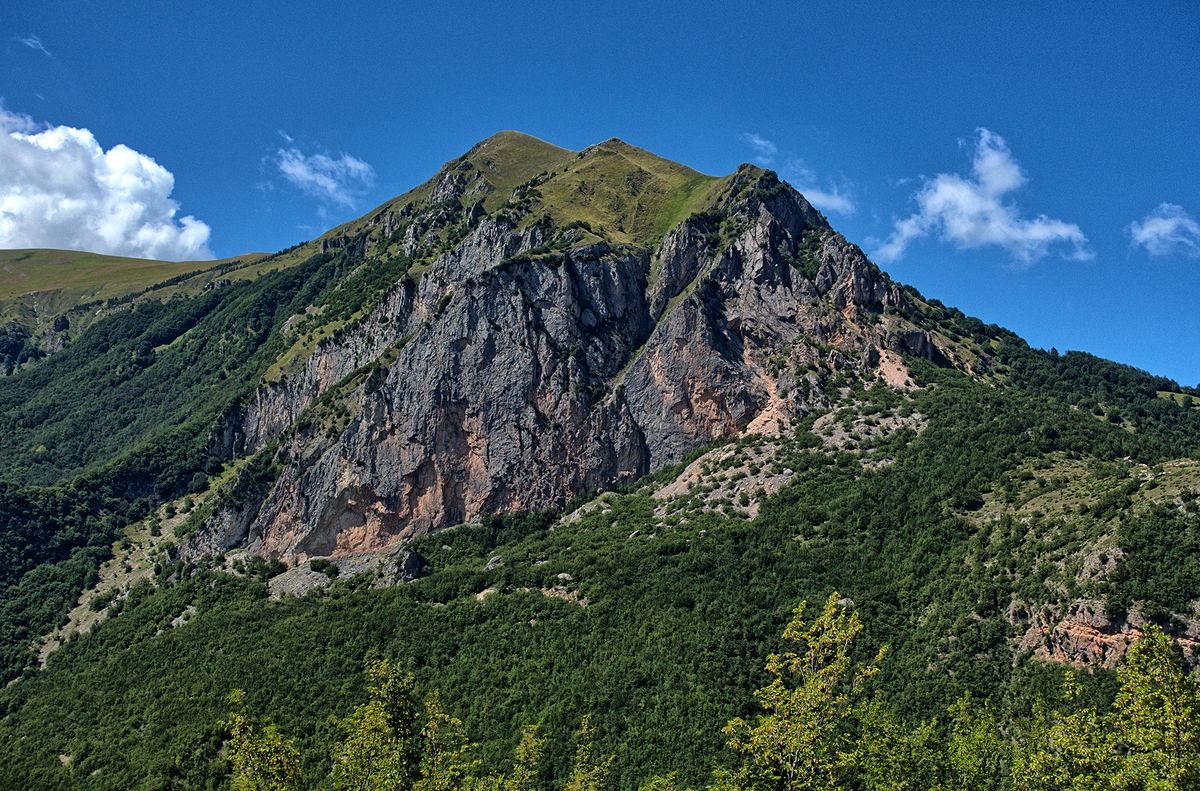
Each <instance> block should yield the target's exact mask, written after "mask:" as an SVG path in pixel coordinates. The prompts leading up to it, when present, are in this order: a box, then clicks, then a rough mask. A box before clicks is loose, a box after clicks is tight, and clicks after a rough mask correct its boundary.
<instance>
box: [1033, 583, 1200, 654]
mask: <svg viewBox="0 0 1200 791" xmlns="http://www.w3.org/2000/svg"><path fill="white" fill-rule="evenodd" d="M1147 624H1148V621H1147V619H1146V618H1145V616H1144V615H1143V614H1142V612H1141V610H1140V608H1137V607H1134V608H1132V609H1131V610H1130V612H1129V613H1128V614H1126V615H1124V616H1112V615H1110V614H1109V613H1108V611H1107V609H1106V608H1105V606H1104V603H1103V602H1100V601H1095V600H1090V599H1085V600H1079V601H1075V602H1072V603H1071V604H1070V605H1068V606H1066V607H1065V608H1062V609H1060V608H1049V609H1047V610H1046V611H1045V612H1043V613H1041V614H1040V615H1039V616H1038V617H1036V618H1035V619H1034V622H1033V624H1032V625H1031V626H1030V627H1029V629H1028V631H1026V632H1025V634H1024V636H1023V637H1022V638H1021V641H1020V643H1019V648H1020V650H1022V651H1025V652H1028V653H1030V654H1032V655H1033V656H1035V657H1037V658H1038V659H1044V660H1048V661H1051V662H1060V663H1063V664H1070V665H1075V666H1076V667H1085V666H1086V667H1107V668H1112V667H1115V666H1116V665H1117V663H1118V662H1119V661H1120V660H1121V659H1122V658H1124V656H1125V654H1127V653H1128V652H1129V648H1130V646H1132V645H1133V644H1134V643H1135V642H1137V641H1138V640H1140V639H1141V637H1142V633H1143V631H1144V630H1145V628H1146V625H1147ZM1171 632H1172V634H1171V636H1172V638H1174V640H1175V643H1176V644H1177V645H1178V646H1179V647H1180V648H1181V649H1182V651H1183V652H1184V655H1185V656H1186V658H1187V660H1188V662H1189V663H1190V664H1193V665H1194V664H1195V663H1196V662H1197V660H1200V619H1193V620H1192V621H1191V622H1190V623H1189V624H1187V625H1186V628H1185V629H1184V630H1183V631H1182V632H1179V631H1178V630H1171Z"/></svg>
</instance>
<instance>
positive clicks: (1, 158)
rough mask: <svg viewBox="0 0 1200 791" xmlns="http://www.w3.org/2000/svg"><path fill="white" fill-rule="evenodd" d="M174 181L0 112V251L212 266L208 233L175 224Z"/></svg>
mask: <svg viewBox="0 0 1200 791" xmlns="http://www.w3.org/2000/svg"><path fill="white" fill-rule="evenodd" d="M174 188H175V177H174V176H172V175H171V172H170V171H168V170H167V169H166V168H164V167H163V166H161V165H159V164H158V163H157V162H155V161H154V160H153V159H151V158H150V157H148V156H146V155H145V154H140V153H138V152H137V151H134V150H133V149H131V148H129V147H127V146H124V145H116V146H113V147H112V148H110V149H108V150H107V151H105V150H104V149H103V148H101V146H100V144H99V143H98V142H97V141H96V138H95V136H94V135H93V134H92V133H91V132H90V131H89V130H87V129H76V128H74V127H69V126H44V127H39V126H38V125H37V124H35V123H34V122H33V119H31V118H30V117H29V116H27V115H21V114H19V113H13V112H9V111H7V110H5V109H4V107H3V106H2V105H0V247H4V248H14V247H54V248H65V249H69V250H90V251H93V252H98V253H109V254H111V255H126V256H135V257H139V258H158V259H164V260H188V259H192V260H194V259H199V258H211V257H212V253H211V252H209V250H208V237H209V234H210V229H209V227H208V225H206V224H205V223H203V222H201V221H199V220H197V219H196V218H195V217H191V216H185V217H181V218H178V219H177V218H176V214H177V213H178V211H179V203H178V202H176V201H175V200H172V198H171V191H172V190H173V189H174Z"/></svg>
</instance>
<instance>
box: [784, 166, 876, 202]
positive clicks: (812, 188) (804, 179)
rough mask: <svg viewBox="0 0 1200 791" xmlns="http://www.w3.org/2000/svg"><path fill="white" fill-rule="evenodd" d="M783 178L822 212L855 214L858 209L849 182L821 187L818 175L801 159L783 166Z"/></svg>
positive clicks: (829, 183) (830, 183)
mask: <svg viewBox="0 0 1200 791" xmlns="http://www.w3.org/2000/svg"><path fill="white" fill-rule="evenodd" d="M783 177H784V179H786V180H787V181H788V183H790V184H791V185H792V186H793V187H795V188H796V189H797V190H799V191H800V192H801V194H803V195H804V197H805V198H807V199H808V202H809V203H811V204H812V205H814V206H816V207H817V208H818V209H820V210H821V211H825V212H833V213H834V214H854V211H855V209H857V208H858V207H857V206H856V205H855V204H854V197H853V193H854V187H853V185H852V184H851V183H850V182H849V181H848V180H847V179H842V182H841V183H840V184H834V183H832V182H826V183H825V185H824V186H822V185H821V183H820V181H819V180H818V179H817V174H815V173H813V172H812V171H811V170H809V169H808V168H807V167H806V166H805V165H804V162H803V161H801V160H799V159H792V160H789V161H788V163H787V164H786V165H784V166H783Z"/></svg>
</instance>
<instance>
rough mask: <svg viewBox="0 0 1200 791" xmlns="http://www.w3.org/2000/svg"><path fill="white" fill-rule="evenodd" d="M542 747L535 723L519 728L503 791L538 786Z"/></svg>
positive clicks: (520, 790)
mask: <svg viewBox="0 0 1200 791" xmlns="http://www.w3.org/2000/svg"><path fill="white" fill-rule="evenodd" d="M544 749H545V742H544V741H543V739H542V737H541V734H540V732H539V729H538V727H537V726H536V725H528V726H526V727H525V728H523V729H522V730H521V740H520V741H519V742H517V751H516V756H515V760H514V761H513V768H512V772H511V773H510V774H509V775H508V777H506V778H505V781H504V791H535V790H536V789H537V788H539V787H540V780H541V764H542V752H543V751H544Z"/></svg>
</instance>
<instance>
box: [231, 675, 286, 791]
mask: <svg viewBox="0 0 1200 791" xmlns="http://www.w3.org/2000/svg"><path fill="white" fill-rule="evenodd" d="M229 705H230V708H231V711H230V714H229V719H228V720H227V721H226V723H225V727H226V728H227V729H228V731H229V736H230V738H229V744H228V748H227V749H228V753H229V761H230V763H232V764H233V777H232V780H231V784H232V787H233V789H234V791H295V789H297V788H299V787H300V751H299V750H297V749H296V745H295V744H294V743H293V742H292V741H291V740H290V739H284V738H283V736H282V735H280V733H279V731H278V730H277V729H276V728H275V726H274V725H267V726H266V727H265V728H263V727H259V725H258V724H257V723H256V722H255V721H254V720H253V719H252V718H251V717H250V715H249V714H247V713H246V693H245V692H243V691H242V690H240V689H235V690H234V691H233V692H230V693H229Z"/></svg>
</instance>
